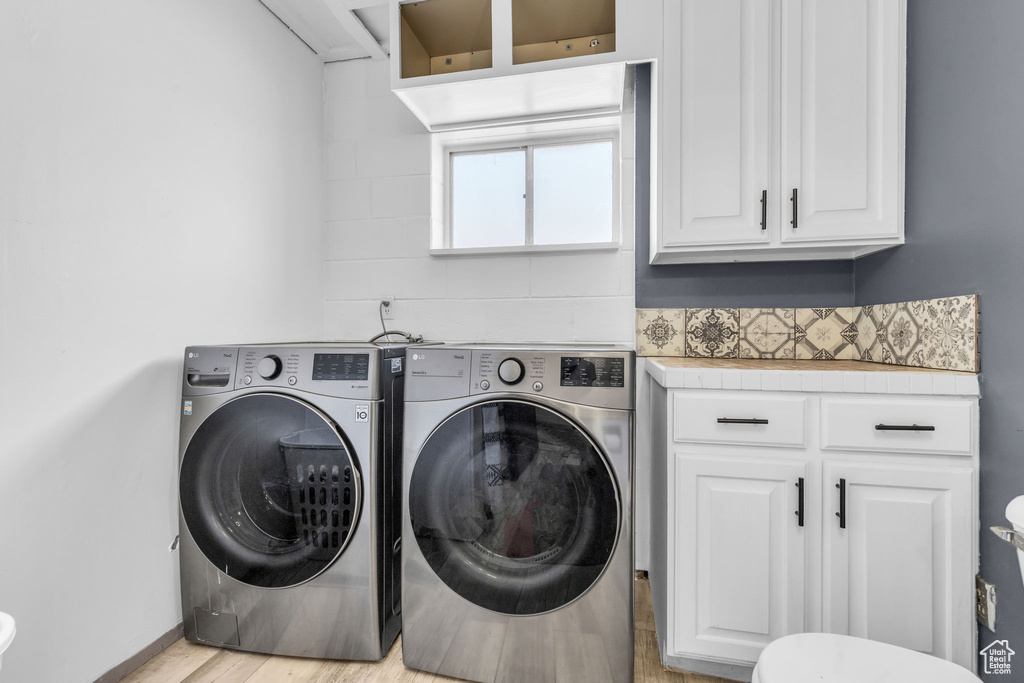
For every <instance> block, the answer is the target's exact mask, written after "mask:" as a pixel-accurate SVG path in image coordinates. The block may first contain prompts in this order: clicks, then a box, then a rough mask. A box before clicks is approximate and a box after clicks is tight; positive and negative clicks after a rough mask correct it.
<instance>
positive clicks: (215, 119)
mask: <svg viewBox="0 0 1024 683" xmlns="http://www.w3.org/2000/svg"><path fill="white" fill-rule="evenodd" d="M322 73H323V67H322V65H321V64H320V63H319V61H318V60H317V59H316V57H315V56H314V55H313V54H312V53H311V52H310V51H309V50H308V49H307V48H306V47H305V46H304V45H303V44H302V43H301V42H299V41H298V40H297V39H296V38H295V37H294V36H293V35H292V34H290V33H289V32H288V31H287V29H285V28H284V27H283V26H282V25H281V24H280V23H279V22H278V20H277V19H276V18H275V17H274V16H273V15H271V14H270V13H269V12H268V11H267V10H266V9H265V8H264V7H263V6H262V5H260V4H259V3H258V2H256V1H255V0H217V1H216V2H206V1H204V0H151V1H149V2H137V1H134V0H96V1H95V2H78V1H76V0H7V1H6V2H4V3H2V4H0V359H2V366H0V611H4V612H9V613H11V614H13V615H14V616H15V618H16V619H17V622H18V635H17V637H16V639H15V641H14V644H13V646H12V648H11V649H10V650H9V651H8V652H7V654H6V655H5V656H4V660H3V670H2V671H0V678H2V679H3V680H5V681H33V682H46V681H54V682H60V683H67V682H75V681H90V680H93V679H95V678H96V677H97V676H99V675H101V674H103V673H104V672H105V671H107V670H108V669H110V668H111V667H113V666H115V665H117V664H118V663H120V662H121V661H123V660H125V659H127V658H128V657H130V656H131V655H133V654H134V653H136V652H137V651H139V650H140V649H142V648H143V647H145V646H146V645H148V644H149V643H150V642H152V641H153V640H155V639H156V638H157V637H158V636H160V635H161V634H163V633H164V632H166V631H167V630H169V629H171V628H172V627H174V626H175V625H176V624H177V623H178V622H179V621H180V619H181V614H180V612H181V608H180V606H179V603H178V586H177V583H178V579H177V561H178V558H177V555H176V553H171V552H169V551H168V546H169V544H170V542H171V539H172V538H173V537H174V535H175V534H176V533H177V517H176V505H177V496H176V482H175V472H176V459H177V445H176V443H177V424H178V417H177V412H178V410H179V406H178V401H179V397H180V367H181V352H182V349H183V347H184V346H185V344H187V343H203V342H213V343H215V342H238V341H242V342H246V341H261V340H266V341H269V340H279V339H295V338H303V337H320V336H321V335H322V333H323V329H322V327H323V311H322V306H323V296H322V274H321V272H320V268H318V267H316V266H317V264H319V263H320V255H319V251H320V247H321V240H322V229H323V210H322V203H323V172H322V144H323V104H322V90H321V83H322Z"/></svg>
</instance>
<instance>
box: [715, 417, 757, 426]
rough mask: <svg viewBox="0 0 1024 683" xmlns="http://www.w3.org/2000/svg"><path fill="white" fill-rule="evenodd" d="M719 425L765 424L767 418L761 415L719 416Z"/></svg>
mask: <svg viewBox="0 0 1024 683" xmlns="http://www.w3.org/2000/svg"><path fill="white" fill-rule="evenodd" d="M718 424H720V425H766V424H768V420H766V419H764V418H762V417H720V418H718Z"/></svg>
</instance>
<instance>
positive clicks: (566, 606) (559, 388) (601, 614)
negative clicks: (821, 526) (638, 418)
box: [402, 345, 635, 683]
mask: <svg viewBox="0 0 1024 683" xmlns="http://www.w3.org/2000/svg"><path fill="white" fill-rule="evenodd" d="M407 360H408V365H409V378H408V383H407V387H406V421H405V427H406V432H405V458H404V460H405V464H404V475H403V489H404V491H406V492H407V495H406V497H405V501H404V515H403V534H404V536H405V539H406V541H405V552H404V554H403V574H402V585H403V588H402V591H403V601H404V609H403V621H404V625H403V636H402V648H403V656H404V661H405V664H406V666H410V667H413V668H416V669H421V670H424V671H430V672H434V673H439V674H444V675H447V676H455V677H458V678H465V679H469V680H474V681H482V682H485V683H491V682H492V681H531V682H541V681H568V680H587V681H632V680H633V543H632V537H633V531H632V486H633V484H632V476H631V472H632V461H633V421H634V416H633V408H634V399H633V391H634V367H635V358H634V354H633V352H632V351H631V350H629V349H626V348H624V347H616V346H565V347H555V346H552V347H543V346H537V345H530V346H491V345H445V346H440V347H433V348H424V349H411V350H410V351H409V356H408V359H407Z"/></svg>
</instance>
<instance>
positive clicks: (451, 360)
mask: <svg viewBox="0 0 1024 683" xmlns="http://www.w3.org/2000/svg"><path fill="white" fill-rule="evenodd" d="M408 360H409V375H408V377H407V382H408V383H407V386H406V400H409V401H436V400H441V399H446V398H455V397H460V396H473V395H488V394H496V393H513V394H526V395H532V396H545V397H548V398H553V399H558V400H563V401H569V402H572V403H580V404H584V405H591V406H598V407H607V408H623V409H629V408H632V407H633V406H634V398H633V384H634V379H633V378H634V367H635V359H634V355H633V352H632V351H631V350H629V349H622V348H615V347H607V346H606V347H600V348H588V347H583V346H581V347H579V348H576V347H571V346H567V347H564V348H563V347H556V348H543V347H535V346H532V347H531V346H521V347H520V346H492V347H488V346H484V345H468V344H467V345H464V346H463V345H451V346H439V347H435V348H430V349H420V350H416V351H410V353H409V356H408Z"/></svg>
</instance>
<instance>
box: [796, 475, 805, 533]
mask: <svg viewBox="0 0 1024 683" xmlns="http://www.w3.org/2000/svg"><path fill="white" fill-rule="evenodd" d="M796 490H797V498H796V523H797V526H803V525H804V478H803V477H800V478H799V479H797V480H796Z"/></svg>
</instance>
